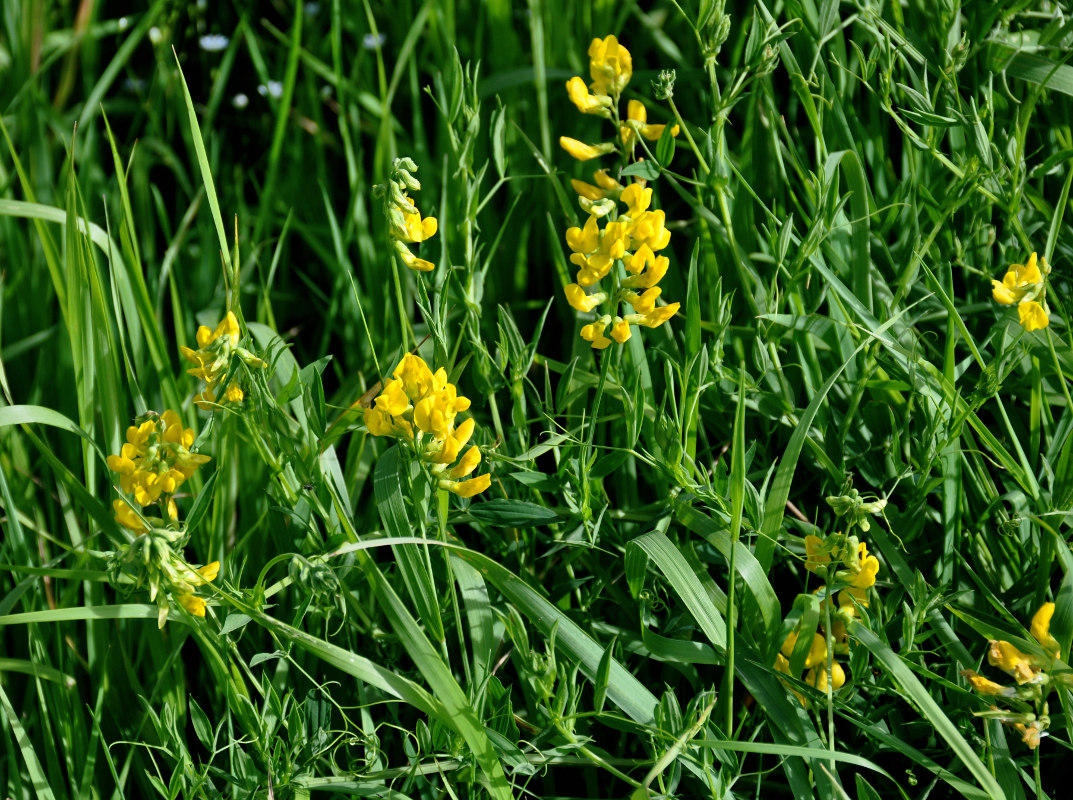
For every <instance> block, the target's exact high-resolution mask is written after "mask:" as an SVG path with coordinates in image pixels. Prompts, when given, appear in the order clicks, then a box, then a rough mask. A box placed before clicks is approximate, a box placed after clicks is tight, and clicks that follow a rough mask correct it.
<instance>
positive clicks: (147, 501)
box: [108, 409, 210, 531]
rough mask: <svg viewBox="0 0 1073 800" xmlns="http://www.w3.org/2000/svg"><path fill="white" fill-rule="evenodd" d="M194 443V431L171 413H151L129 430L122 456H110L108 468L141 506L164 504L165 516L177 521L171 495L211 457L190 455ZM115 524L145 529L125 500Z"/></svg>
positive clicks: (118, 509) (117, 509) (133, 528)
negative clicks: (116, 475) (116, 474)
mask: <svg viewBox="0 0 1073 800" xmlns="http://www.w3.org/2000/svg"><path fill="white" fill-rule="evenodd" d="M193 444H194V431H193V429H192V428H186V429H184V428H183V424H182V420H180V419H179V415H178V414H176V413H175V412H174V411H172V410H170V409H169V410H167V411H165V412H164V413H163V414H160V415H157V414H155V413H150V414H149V415H148V418H147V419H145V420H144V421H143V422H141V423H140V424H139V425H131V426H130V427H129V428H127V442H126V444H124V445H123V447H122V448H121V449H120V453H119V455H114V456H108V468H109V469H111V470H112V471H113V472H116V473H118V474H119V486H120V488H121V489H122V490H123V491H124V492H125V493H127V494H133V495H134V500H135V502H137V503H138V505H139V506H148V505H152V504H153V503H157V502H159V503H161V505H162V507H163V509H164V514H165V516H167V517H168V519H170V520H172V521H176V520H177V514H176V511H175V501H174V500H173V499H172V495H173V494H174V493H175V491H176V490H177V489H178V488H179V487H180V486H182V484H183V482H184V481H185V480H186V479H187V478H189V477H190V476H191V475H193V474H194V472H195V471H196V470H197V468H198V467H199V466H201V465H202V464H204V463H206V462H208V461H209V460H210V458H209V457H208V456H206V455H202V454H200V453H192V452H190V447H191V446H192V445H193ZM114 507H115V509H116V521H117V522H119V523H120V524H121V525H125V526H126V527H128V528H130V529H132V530H134V531H142V530H144V529H145V526H144V525H143V524H142V521H141V520H140V519H138V518H137V516H136V515H135V514H134V513H133V512H132V510H131V509H130V507H129V506H128V505H127V504H126V502H125V501H122V500H117V501H116V502H115V504H114Z"/></svg>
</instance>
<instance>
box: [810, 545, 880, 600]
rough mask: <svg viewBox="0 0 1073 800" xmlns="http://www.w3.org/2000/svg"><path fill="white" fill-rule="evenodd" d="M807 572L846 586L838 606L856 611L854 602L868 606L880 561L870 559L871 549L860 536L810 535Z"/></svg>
mask: <svg viewBox="0 0 1073 800" xmlns="http://www.w3.org/2000/svg"><path fill="white" fill-rule="evenodd" d="M805 569H807V570H808V571H809V572H811V573H813V574H815V575H819V576H820V577H821V578H823V579H824V580H825V581H827V582H828V583H835V582H837V583H840V584H843V585H844V586H845V588H844V589H843V590H842V591H840V592H839V593H838V606H839V608H840V609H848V610H852V609H854V608H855V606H854V601H856V602H857V603H860V604H861V605H862V606H865V607H867V606H868V589H869V588H870V587H872V586H874V585H875V582H876V575H878V574H879V559H877V558H876V557H875V556H870V555H868V545H866V544H865V543H864V542H861V541H859V540H858V539H857V537H856V536H843V535H842V534H840V533H836V534H834V535H833V536H828V537H827V538H826V539H821V538H820V537H819V536H812V535H809V536H806V537H805Z"/></svg>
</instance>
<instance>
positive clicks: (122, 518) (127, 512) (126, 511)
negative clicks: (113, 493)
mask: <svg viewBox="0 0 1073 800" xmlns="http://www.w3.org/2000/svg"><path fill="white" fill-rule="evenodd" d="M112 509H113V510H114V511H115V521H116V522H118V523H119V524H120V525H122V526H123V527H125V528H130V529H131V530H132V531H134V532H135V533H141V532H142V531H144V530H145V523H143V522H142V521H141V519H139V518H138V515H137V514H135V513H134V509H133V508H131V507H130V505H129V504H128V503H127V501H126V500H113V501H112Z"/></svg>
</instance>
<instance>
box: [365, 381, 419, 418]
mask: <svg viewBox="0 0 1073 800" xmlns="http://www.w3.org/2000/svg"><path fill="white" fill-rule="evenodd" d="M409 407H410V398H409V397H407V396H406V392H405V391H404V390H403V382H402V381H401V380H399V379H398V378H395V379H394V380H390V381H388V382H387V385H386V386H384V389H383V391H382V392H381V393H380V395H379V397H377V398H376V410H377V411H379V412H380V413H381V414H386V415H387V416H390V417H397V416H399V415H401V414H402V413H403V412H404V411H406V409H407V408H409ZM366 419H368V418H366Z"/></svg>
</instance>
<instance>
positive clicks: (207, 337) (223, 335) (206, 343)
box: [179, 311, 265, 410]
mask: <svg viewBox="0 0 1073 800" xmlns="http://www.w3.org/2000/svg"><path fill="white" fill-rule="evenodd" d="M241 337H242V331H241V329H240V328H239V324H238V319H237V318H236V317H235V315H234V313H233V312H231V311H228V312H227V315H226V316H225V317H224V318H223V319H222V320H221V321H220V324H219V325H217V326H216V329H215V330H210V329H209V327H208V326H207V325H202V326H200V327H199V328H198V329H197V334H196V336H195V338H196V339H197V346H198V349H197V350H194V349H192V348H189V347H181V348H179V349H180V351H181V352H182V354H183V358H185V359H186V360H187V361H189V362H190V363H192V364H194V365H195V366H194V367H193V369H188V370H187V373H189V374H190V375H193V376H194V377H195V378H197V379H198V380H202V381H205V388H204V389H203V390H202V391H201V392H200V393H199V394H196V395H194V404H195V405H196V406H197V407H198V408H201V409H203V410H208V409H210V408H211V407H212V405H213V404H214V403H216V402H217V400H218V398H219V397H220V394H221V391H222V393H223V402H225V403H232V404H237V403H241V402H242V400H243V398H244V397H245V394H244V392H243V391H242V387H240V386H239V385H238V384H237V383H235V382H234V381H228V380H227V376H228V374H229V373H230V372H231V364H232V359H233V358H238V359H240V360H241V361H242V363H243V364H245V365H246V366H247V367H264V366H265V362H264V361H262V360H261V359H260V358H258V357H257V356H255V355H254V354H253V353H251V352H250V351H249V350H247V349H246V348H245V347H239V340H240V339H241Z"/></svg>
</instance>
